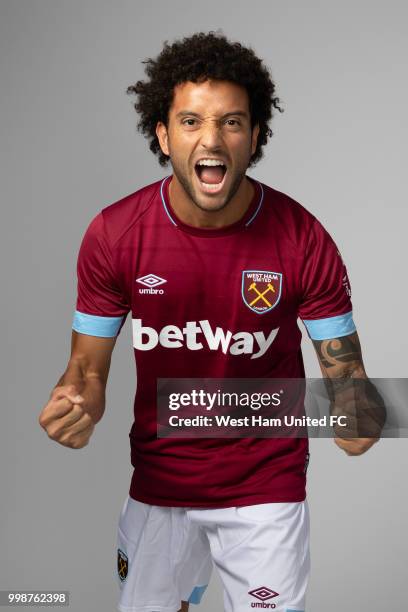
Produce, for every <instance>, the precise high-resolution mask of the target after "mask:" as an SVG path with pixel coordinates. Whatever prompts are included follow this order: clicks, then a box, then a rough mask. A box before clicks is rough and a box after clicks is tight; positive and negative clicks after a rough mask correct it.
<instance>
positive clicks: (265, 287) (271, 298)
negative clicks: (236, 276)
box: [242, 270, 282, 314]
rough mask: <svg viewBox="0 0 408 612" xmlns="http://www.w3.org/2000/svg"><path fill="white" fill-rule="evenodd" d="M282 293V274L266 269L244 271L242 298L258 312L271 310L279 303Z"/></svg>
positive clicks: (262, 312) (249, 306)
mask: <svg viewBox="0 0 408 612" xmlns="http://www.w3.org/2000/svg"><path fill="white" fill-rule="evenodd" d="M281 293H282V274H281V273H280V272H266V271H265V270H244V271H243V272H242V299H243V300H244V303H245V304H246V305H247V306H248V308H250V309H251V310H253V311H254V312H256V313H258V314H264V313H265V312H269V311H270V310H272V308H275V306H276V305H277V304H278V303H279V300H280V297H281Z"/></svg>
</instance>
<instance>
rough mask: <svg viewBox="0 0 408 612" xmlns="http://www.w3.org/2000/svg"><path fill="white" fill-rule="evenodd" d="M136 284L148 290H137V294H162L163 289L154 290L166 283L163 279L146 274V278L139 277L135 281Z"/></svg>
mask: <svg viewBox="0 0 408 612" xmlns="http://www.w3.org/2000/svg"><path fill="white" fill-rule="evenodd" d="M136 282H137V283H140V284H141V285H144V286H145V287H148V289H139V293H153V294H156V293H160V294H162V293H164V291H163V289H156V287H158V286H159V285H163V283H167V280H166V279H165V278H161V277H160V276H156V274H146V276H141V277H140V278H137V279H136Z"/></svg>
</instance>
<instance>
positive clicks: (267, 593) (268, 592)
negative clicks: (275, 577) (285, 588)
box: [248, 586, 279, 610]
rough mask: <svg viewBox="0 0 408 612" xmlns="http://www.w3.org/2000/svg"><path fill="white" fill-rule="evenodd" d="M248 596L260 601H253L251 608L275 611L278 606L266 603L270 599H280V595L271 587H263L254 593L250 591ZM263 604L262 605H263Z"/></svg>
mask: <svg viewBox="0 0 408 612" xmlns="http://www.w3.org/2000/svg"><path fill="white" fill-rule="evenodd" d="M248 595H252V597H256V599H259V600H260V601H252V602H251V608H261V609H263V610H265V609H266V608H269V609H272V610H273V609H274V608H276V604H274V603H265V602H266V601H267V600H268V599H272V598H273V597H278V595H279V593H277V592H276V591H273V590H272V589H270V588H269V587H266V586H262V587H258V588H257V589H254V590H253V591H248ZM261 602H262V603H261Z"/></svg>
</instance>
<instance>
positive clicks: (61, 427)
mask: <svg viewBox="0 0 408 612" xmlns="http://www.w3.org/2000/svg"><path fill="white" fill-rule="evenodd" d="M115 342H116V337H109V338H102V337H97V336H90V335H86V334H80V333H77V332H75V331H72V341H71V356H70V359H69V362H68V365H67V368H66V370H65V372H64V374H63V375H62V376H61V378H60V379H59V381H58V382H57V384H56V386H55V387H54V389H53V390H52V392H51V395H50V399H49V401H48V403H47V404H46V405H45V406H44V408H43V410H42V412H41V414H40V416H39V419H38V420H39V424H40V425H41V427H42V428H43V429H44V430H45V431H46V432H47V434H48V436H49V437H50V438H51V439H53V440H55V441H56V442H59V443H60V444H62V445H63V446H68V447H70V448H82V447H84V446H86V445H87V444H88V442H89V438H90V437H91V435H92V432H93V430H94V427H95V425H96V423H98V421H100V419H101V418H102V416H103V413H104V411H105V390H106V383H107V380H108V374H109V368H110V362H111V356H112V351H113V348H114V346H115Z"/></svg>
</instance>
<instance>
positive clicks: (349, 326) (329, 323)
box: [303, 311, 357, 340]
mask: <svg viewBox="0 0 408 612" xmlns="http://www.w3.org/2000/svg"><path fill="white" fill-rule="evenodd" d="M303 323H304V324H305V327H306V329H307V333H308V334H309V336H310V338H311V339H312V340H329V339H331V338H341V336H348V335H349V334H353V333H354V332H355V331H357V328H356V326H355V325H354V321H353V313H352V311H350V312H346V313H345V314H342V315H339V316H337V317H327V318H325V319H315V320H305V319H303Z"/></svg>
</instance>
